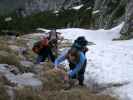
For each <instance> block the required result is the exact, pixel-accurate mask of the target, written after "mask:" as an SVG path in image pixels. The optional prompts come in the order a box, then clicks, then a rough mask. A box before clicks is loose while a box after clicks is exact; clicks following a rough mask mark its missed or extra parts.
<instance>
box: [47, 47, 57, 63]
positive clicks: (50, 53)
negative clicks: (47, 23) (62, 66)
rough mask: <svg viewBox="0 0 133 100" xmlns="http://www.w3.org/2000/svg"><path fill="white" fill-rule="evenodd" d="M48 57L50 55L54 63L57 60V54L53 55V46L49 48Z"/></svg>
mask: <svg viewBox="0 0 133 100" xmlns="http://www.w3.org/2000/svg"><path fill="white" fill-rule="evenodd" d="M48 57H49V58H50V60H51V61H52V62H53V63H54V61H55V56H54V55H53V53H52V50H51V48H48Z"/></svg>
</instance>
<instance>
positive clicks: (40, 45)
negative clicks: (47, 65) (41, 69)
mask: <svg viewBox="0 0 133 100" xmlns="http://www.w3.org/2000/svg"><path fill="white" fill-rule="evenodd" d="M32 50H33V52H35V53H36V54H37V55H38V57H37V59H36V62H35V63H36V64H39V63H41V62H44V61H45V60H46V58H49V59H50V60H51V62H52V63H54V61H55V56H54V55H53V52H52V50H51V47H50V45H49V41H48V39H47V37H44V38H43V39H42V40H40V41H38V42H36V43H35V44H34V46H33V48H32Z"/></svg>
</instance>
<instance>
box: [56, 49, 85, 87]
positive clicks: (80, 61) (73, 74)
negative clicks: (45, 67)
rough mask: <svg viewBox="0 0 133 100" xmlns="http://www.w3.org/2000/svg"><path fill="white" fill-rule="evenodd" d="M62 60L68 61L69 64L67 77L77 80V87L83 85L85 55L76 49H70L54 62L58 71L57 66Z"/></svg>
mask: <svg viewBox="0 0 133 100" xmlns="http://www.w3.org/2000/svg"><path fill="white" fill-rule="evenodd" d="M64 60H68V62H69V67H70V70H69V71H68V77H69V78H72V79H75V78H76V79H78V80H79V85H83V80H84V72H85V67H86V63H85V61H86V57H85V54H84V53H83V52H82V51H80V50H78V49H77V48H74V47H72V48H70V49H69V50H68V51H67V52H64V53H62V54H61V55H60V56H59V57H58V58H57V59H56V60H55V68H56V69H58V66H59V64H60V63H61V62H62V61H64Z"/></svg>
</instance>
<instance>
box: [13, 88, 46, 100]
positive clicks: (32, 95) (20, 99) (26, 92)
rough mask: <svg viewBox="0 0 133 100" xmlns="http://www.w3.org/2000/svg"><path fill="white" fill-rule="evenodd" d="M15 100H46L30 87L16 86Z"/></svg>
mask: <svg viewBox="0 0 133 100" xmlns="http://www.w3.org/2000/svg"><path fill="white" fill-rule="evenodd" d="M15 100H46V99H43V98H42V96H40V95H39V93H38V92H36V91H35V90H33V89H32V88H30V87H25V88H18V89H17V90H16V97H15Z"/></svg>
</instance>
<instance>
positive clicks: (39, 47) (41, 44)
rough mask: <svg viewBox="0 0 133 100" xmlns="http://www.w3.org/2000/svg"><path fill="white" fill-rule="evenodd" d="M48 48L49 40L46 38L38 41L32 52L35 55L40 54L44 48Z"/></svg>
mask: <svg viewBox="0 0 133 100" xmlns="http://www.w3.org/2000/svg"><path fill="white" fill-rule="evenodd" d="M47 46H48V39H47V38H46V37H44V38H43V39H42V40H40V41H37V42H35V43H34V45H33V47H32V51H33V52H34V53H37V54H38V53H40V51H41V50H42V49H43V48H44V47H47Z"/></svg>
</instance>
